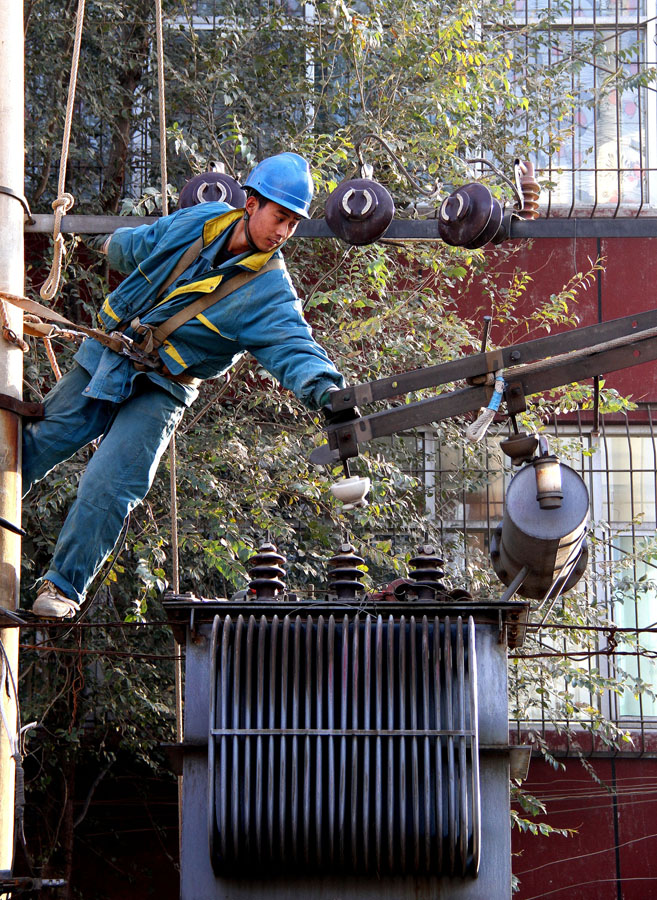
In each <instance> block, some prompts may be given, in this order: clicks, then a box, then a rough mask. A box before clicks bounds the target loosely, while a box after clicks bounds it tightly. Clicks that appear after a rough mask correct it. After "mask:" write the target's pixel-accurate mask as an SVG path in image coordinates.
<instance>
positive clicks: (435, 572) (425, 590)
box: [409, 544, 449, 600]
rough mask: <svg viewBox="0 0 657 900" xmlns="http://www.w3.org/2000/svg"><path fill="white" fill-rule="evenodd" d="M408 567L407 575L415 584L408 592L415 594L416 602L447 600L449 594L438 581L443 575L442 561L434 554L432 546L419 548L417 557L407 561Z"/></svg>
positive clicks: (425, 545)
mask: <svg viewBox="0 0 657 900" xmlns="http://www.w3.org/2000/svg"><path fill="white" fill-rule="evenodd" d="M409 567H410V571H409V575H410V577H411V578H412V579H413V581H414V582H415V585H414V586H413V587H410V591H413V593H416V594H417V599H418V600H434V599H436V600H444V599H447V595H448V593H449V592H448V590H447V588H446V587H445V585H444V584H443V582H442V581H441V580H440V579H441V578H442V577H443V575H444V574H445V571H444V569H443V560H442V559H441V558H440V557H439V556H438V555H437V554H436V549H435V547H434V546H433V544H424V545H423V546H422V547H419V548H418V551H417V556H414V557H413V558H412V559H411V560H410V561H409Z"/></svg>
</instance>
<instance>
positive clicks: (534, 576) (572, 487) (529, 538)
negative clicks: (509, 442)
mask: <svg viewBox="0 0 657 900" xmlns="http://www.w3.org/2000/svg"><path fill="white" fill-rule="evenodd" d="M559 465H560V469H561V482H562V488H563V502H562V504H561V506H560V507H558V508H557V509H541V507H540V505H539V503H538V500H537V499H536V475H535V471H534V467H533V466H532V465H528V466H525V467H524V468H522V469H521V470H520V471H519V472H518V474H517V475H516V476H515V477H514V478H513V480H512V481H511V484H510V485H509V489H508V491H507V495H506V507H505V511H504V519H503V520H502V523H501V524H500V525H498V526H497V528H496V529H495V533H494V535H493V539H492V541H491V559H492V563H493V568H494V569H495V573H496V574H497V576H498V578H499V579H500V581H501V582H502V583H503V584H506V585H507V586H508V585H510V584H511V583H512V581H513V580H514V579H515V578H516V576H518V575H519V574H520V573H521V571H522V570H523V569H524V568H526V569H527V573H526V575H525V577H524V578H523V580H522V583H521V585H520V586H519V588H518V589H517V593H518V594H520V595H521V596H522V597H529V598H532V599H539V598H542V597H543V596H544V595H545V593H546V592H547V591H548V590H549V589H550V587H551V586H552V584H553V582H554V581H555V578H557V577H558V576H559V574H560V573H562V572H563V573H564V574H566V573H567V572H569V570H571V571H570V573H569V574H568V576H567V578H566V582H565V585H564V587H563V590H566V591H567V590H570V588H572V587H574V586H575V584H577V582H578V581H579V579H580V578H581V577H582V575H583V574H584V571H585V570H586V562H587V559H588V549H587V546H586V541H585V535H586V524H587V520H588V512H589V493H588V491H587V489H586V485H585V484H584V482H583V481H582V479H581V478H580V476H579V475H578V474H577V472H575V470H574V469H571V468H570V466H566V465H564V464H563V463H560V464H559Z"/></svg>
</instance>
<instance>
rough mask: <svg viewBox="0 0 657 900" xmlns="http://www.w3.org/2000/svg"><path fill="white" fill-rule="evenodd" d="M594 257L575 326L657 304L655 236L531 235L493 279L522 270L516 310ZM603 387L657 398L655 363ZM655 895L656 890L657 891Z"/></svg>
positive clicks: (476, 304) (473, 312)
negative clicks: (593, 275)
mask: <svg viewBox="0 0 657 900" xmlns="http://www.w3.org/2000/svg"><path fill="white" fill-rule="evenodd" d="M598 257H604V258H605V262H604V266H605V271H604V272H601V273H599V274H598V276H597V279H596V281H595V282H594V283H593V284H591V286H590V287H589V288H588V289H587V290H586V291H582V292H580V293H579V295H578V296H579V299H578V301H577V303H576V304H575V305H574V307H573V309H574V310H575V311H576V313H577V315H578V317H579V324H580V325H582V326H583V325H593V324H595V323H596V322H598V321H607V320H609V319H616V318H620V317H622V316H628V315H632V313H638V312H643V311H645V310H649V309H653V308H657V239H656V238H613V239H611V238H605V239H601V240H600V241H599V242H598V241H597V240H596V239H595V238H579V239H577V240H571V239H563V240H561V239H556V240H555V239H536V240H534V241H533V242H531V243H529V244H527V245H526V246H525V247H524V248H523V249H522V250H520V252H518V253H517V254H515V255H514V256H513V257H511V259H510V261H509V262H507V263H506V264H502V265H500V266H499V273H500V274H499V275H498V283H499V284H502V285H503V284H504V283H505V281H506V282H508V281H509V278H510V272H511V270H512V269H513V268H515V267H519V268H522V269H524V270H525V271H527V272H528V273H529V274H530V275H531V278H532V282H531V284H530V286H529V287H528V289H527V292H526V294H525V297H524V299H523V300H522V302H521V304H520V306H519V311H520V314H521V315H522V312H523V310H526V311H527V312H528V311H529V310H530V309H531V308H532V307H534V306H536V305H537V304H538V303H539V302H543V301H545V300H547V299H548V298H549V297H550V295H551V294H556V293H558V292H559V291H560V290H561V289H562V288H563V287H564V286H565V285H566V284H567V282H568V281H569V279H570V278H571V277H572V276H573V275H575V274H576V273H577V272H586V271H588V270H589V269H590V268H591V265H592V263H593V262H595V260H596V259H597V258H598ZM455 305H456V306H457V308H458V309H459V311H460V312H461V314H463V315H468V316H475V317H479V318H480V317H481V316H482V315H488V314H490V313H491V309H490V308H487V301H483V300H482V298H481V295H480V294H478V292H477V291H476V290H473V291H470V292H469V293H468V294H465V295H463V296H462V297H460V298H459V299H458V300H457V302H456V304H455ZM561 330H563V329H561ZM544 335H545V332H542V333H541V334H540V335H538V334H528V333H527V331H526V328H524V327H523V323H522V322H521V323H520V324H519V325H518V326H516V328H514V329H513V330H512V331H509V330H508V329H507V327H506V326H505V330H504V331H502V328H501V325H497V326H496V323H495V322H493V328H492V334H491V339H492V342H493V343H494V344H495V346H506V345H508V344H511V343H517V342H519V341H526V340H530V339H531V338H532V337H538V336H541V337H542V336H544ZM605 381H606V384H607V386H610V387H614V388H616V389H617V390H618V391H620V392H621V393H622V394H624V395H627V396H632V398H633V399H634V400H635V401H651V400H653V401H654V400H657V363H655V362H653V363H646V364H644V365H639V366H636V367H633V368H630V369H626V370H624V371H622V372H616V373H609V374H607V375H605ZM656 896H657V893H656Z"/></svg>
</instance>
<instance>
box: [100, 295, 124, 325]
mask: <svg viewBox="0 0 657 900" xmlns="http://www.w3.org/2000/svg"><path fill="white" fill-rule="evenodd" d="M102 312H104V313H105V315H106V316H109V317H110V319H114V321H115V322H120V321H121V319H120V318H119V317H118V316H117V314H116V313H115V312H114V310H113V309H112V307H111V306H110V303H109V297H106V298H105V302H104V303H103V307H102Z"/></svg>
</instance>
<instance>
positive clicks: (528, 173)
mask: <svg viewBox="0 0 657 900" xmlns="http://www.w3.org/2000/svg"><path fill="white" fill-rule="evenodd" d="M520 172H521V174H520V191H521V193H522V209H521V210H520V211H519V212H518V215H519V216H520V217H521V218H522V219H538V198H539V196H540V193H541V186H540V185H539V183H538V181H536V179H535V178H534V166H533V163H530V162H529V161H528V160H524V161H523V162H522V163H520Z"/></svg>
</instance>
